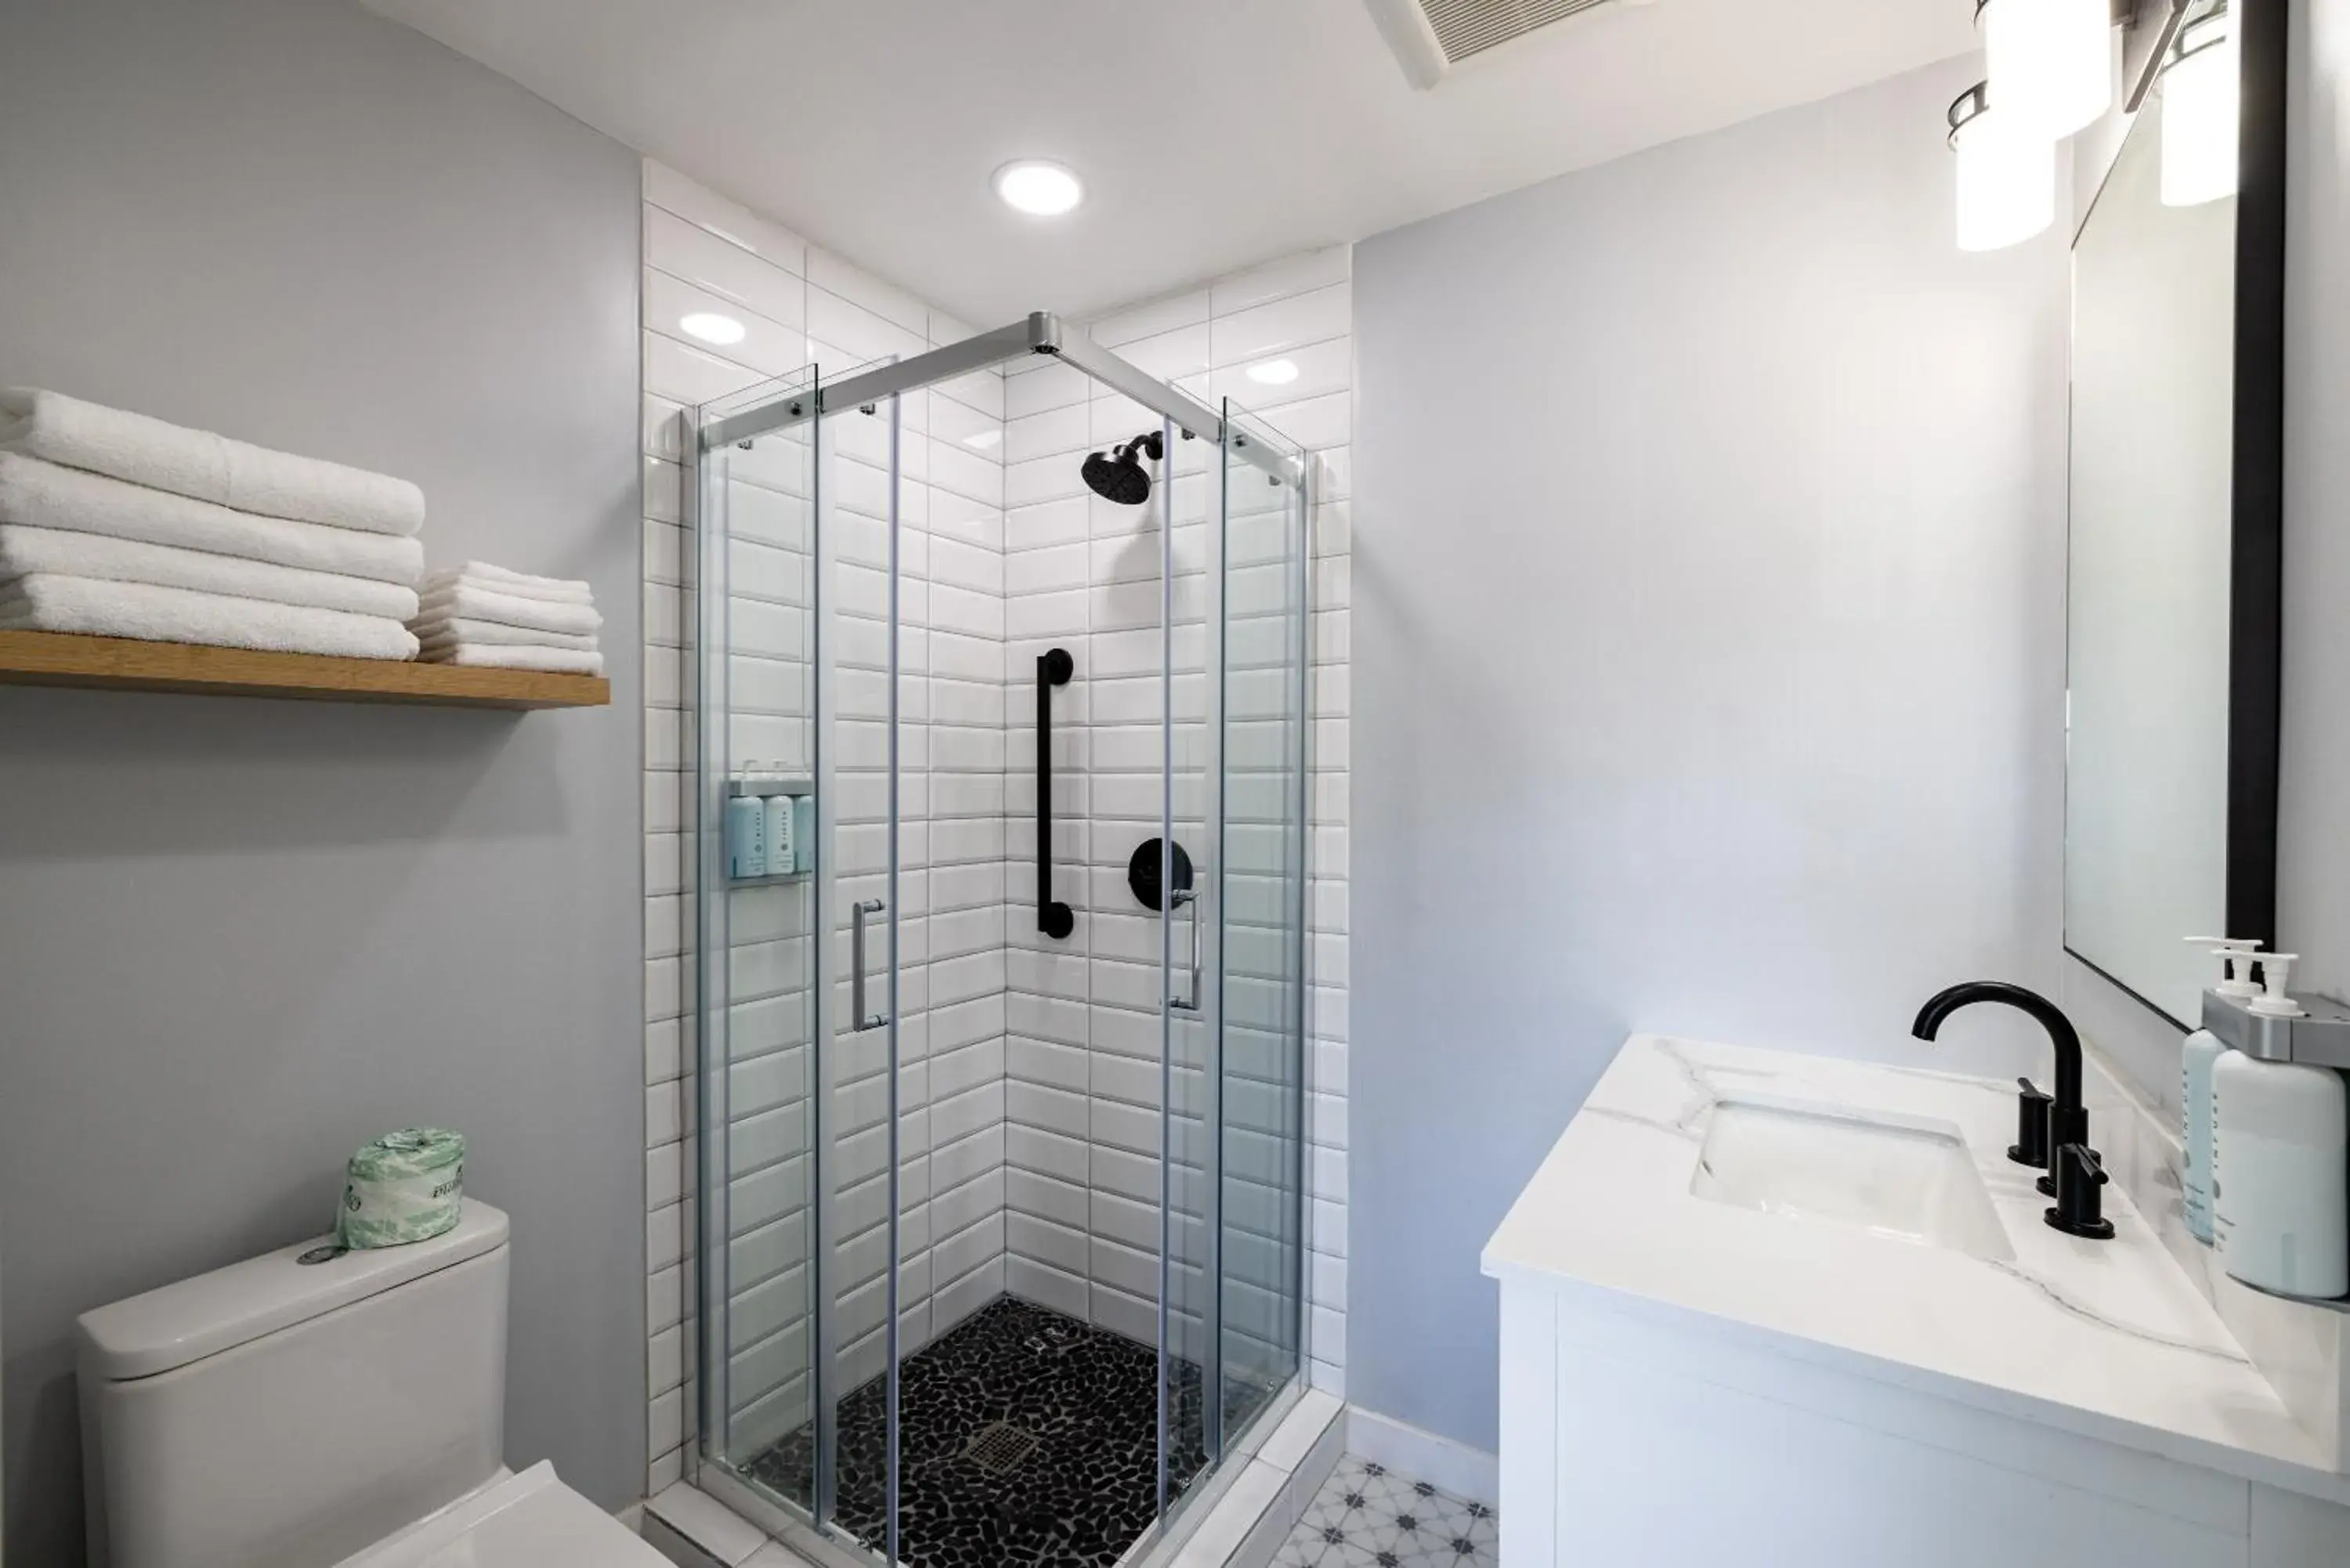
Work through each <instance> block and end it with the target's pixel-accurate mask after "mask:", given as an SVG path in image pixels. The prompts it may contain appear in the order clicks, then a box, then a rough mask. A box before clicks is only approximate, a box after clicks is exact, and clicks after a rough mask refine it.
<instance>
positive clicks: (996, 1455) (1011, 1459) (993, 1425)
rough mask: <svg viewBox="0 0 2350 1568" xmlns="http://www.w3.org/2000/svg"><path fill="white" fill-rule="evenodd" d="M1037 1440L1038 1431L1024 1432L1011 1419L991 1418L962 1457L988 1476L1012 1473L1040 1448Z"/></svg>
mask: <svg viewBox="0 0 2350 1568" xmlns="http://www.w3.org/2000/svg"><path fill="white" fill-rule="evenodd" d="M1036 1441H1037V1439H1036V1434H1035V1433H1034V1432H1028V1431H1023V1430H1022V1429H1021V1428H1018V1427H1015V1426H1014V1425H1013V1424H1012V1423H1011V1422H1009V1421H991V1422H989V1423H988V1424H987V1425H986V1426H984V1427H983V1428H980V1430H979V1435H978V1436H977V1437H975V1438H972V1440H971V1446H970V1447H969V1448H966V1449H963V1451H962V1457H963V1458H964V1459H969V1460H970V1461H971V1462H972V1464H973V1465H976V1466H977V1467H978V1468H979V1469H981V1470H982V1471H983V1473H985V1474H987V1475H992V1476H1001V1475H1009V1474H1011V1473H1012V1472H1013V1471H1014V1470H1015V1469H1019V1468H1020V1461H1021V1460H1023V1459H1026V1458H1027V1457H1028V1456H1029V1455H1030V1454H1032V1453H1035V1451H1036Z"/></svg>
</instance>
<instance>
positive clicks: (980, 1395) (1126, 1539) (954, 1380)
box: [745, 1296, 1246, 1568]
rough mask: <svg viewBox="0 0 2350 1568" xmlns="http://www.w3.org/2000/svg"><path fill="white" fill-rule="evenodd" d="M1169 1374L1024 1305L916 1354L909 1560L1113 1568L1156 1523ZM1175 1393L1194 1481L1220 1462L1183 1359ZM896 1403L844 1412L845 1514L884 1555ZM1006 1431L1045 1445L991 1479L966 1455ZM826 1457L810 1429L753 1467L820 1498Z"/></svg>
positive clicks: (1104, 1338)
mask: <svg viewBox="0 0 2350 1568" xmlns="http://www.w3.org/2000/svg"><path fill="white" fill-rule="evenodd" d="M1158 1371H1159V1358H1158V1355H1157V1354H1156V1353H1155V1352H1154V1351H1152V1350H1151V1349H1150V1348H1149V1347H1148V1346H1146V1345H1137V1344H1136V1343H1135V1342H1134V1341H1132V1340H1130V1339H1126V1338H1123V1337H1121V1336H1120V1335H1118V1334H1111V1333H1109V1332H1107V1330H1104V1329H1098V1328H1093V1327H1090V1326H1088V1325H1087V1324H1082V1323H1079V1322H1078V1321H1077V1320H1076V1319H1075V1318H1073V1317H1067V1316H1065V1315H1063V1314H1060V1313H1056V1312H1053V1311H1050V1310H1048V1309H1046V1308H1045V1307H1040V1306H1036V1305H1035V1304H1033V1303H1028V1302H1024V1301H1020V1300H1018V1299H1016V1298H1014V1297H1012V1296H1002V1297H999V1298H997V1299H996V1300H995V1301H993V1302H991V1303H988V1304H987V1305H986V1306H984V1307H982V1308H981V1309H980V1310H979V1311H978V1312H976V1313H973V1314H972V1315H971V1316H970V1317H968V1318H966V1319H964V1320H963V1321H962V1323H960V1324H956V1325H955V1326H954V1327H953V1328H951V1329H950V1330H949V1331H948V1332H947V1333H946V1334H942V1335H941V1336H940V1337H939V1338H938V1339H936V1340H934V1341H932V1342H931V1344H929V1345H925V1346H923V1347H922V1348H921V1349H920V1350H919V1351H917V1352H915V1353H914V1354H913V1355H910V1356H908V1357H907V1358H906V1362H905V1365H904V1366H903V1367H902V1368H901V1369H900V1371H899V1422H900V1428H899V1429H900V1433H901V1438H900V1441H901V1445H902V1447H901V1451H900V1453H899V1556H900V1557H901V1558H902V1559H903V1560H904V1561H905V1562H907V1563H911V1564H915V1565H916V1568H1111V1564H1114V1563H1117V1561H1118V1558H1119V1557H1121V1556H1123V1555H1124V1554H1125V1552H1126V1549H1127V1548H1128V1546H1130V1545H1132V1544H1133V1542H1134V1541H1135V1538H1136V1537H1138V1536H1139V1535H1140V1534H1141V1533H1142V1532H1144V1531H1145V1530H1147V1529H1148V1528H1149V1525H1150V1521H1151V1519H1152V1517H1153V1515H1154V1513H1155V1511H1156V1504H1157V1501H1158V1496H1157V1494H1158V1478H1159V1466H1158V1452H1157V1442H1158V1427H1159V1405H1158V1399H1157V1397H1156V1395H1155V1392H1154V1387H1155V1385H1156V1383H1157V1379H1158ZM1174 1386H1175V1406H1176V1407H1175V1410H1174V1411H1173V1413H1172V1417H1173V1418H1172V1422H1171V1425H1172V1426H1173V1428H1174V1431H1175V1434H1176V1436H1177V1439H1178V1440H1177V1442H1176V1445H1175V1447H1176V1452H1175V1453H1174V1454H1172V1455H1171V1456H1170V1464H1169V1467H1168V1469H1169V1473H1170V1477H1171V1478H1181V1481H1188V1480H1189V1479H1190V1478H1191V1477H1193V1476H1195V1475H1196V1474H1197V1473H1198V1472H1199V1470H1200V1469H1201V1465H1202V1463H1203V1462H1204V1461H1203V1457H1202V1454H1201V1448H1200V1369H1199V1367H1198V1366H1195V1365H1193V1364H1192V1363H1191V1362H1188V1361H1182V1360H1178V1361H1177V1362H1176V1363H1175V1371H1174ZM1241 1392H1242V1391H1241V1390H1239V1389H1237V1388H1236V1389H1234V1390H1233V1393H1234V1394H1235V1395H1241ZM888 1397H889V1389H888V1385H887V1383H886V1381H885V1380H884V1379H880V1378H876V1379H874V1380H873V1381H872V1382H870V1383H868V1384H866V1385H865V1386H862V1387H860V1388H858V1389H856V1390H855V1391H854V1392H852V1393H850V1394H849V1395H848V1396H847V1397H846V1398H845V1399H843V1400H842V1401H841V1402H840V1410H839V1421H838V1442H839V1454H840V1469H839V1478H838V1487H837V1490H838V1498H837V1505H836V1509H835V1515H836V1518H837V1521H838V1523H839V1524H840V1525H841V1527H842V1528H844V1529H846V1530H848V1531H850V1532H854V1533H855V1534H856V1535H857V1536H858V1539H860V1540H862V1541H864V1542H867V1543H868V1545H870V1546H873V1547H874V1548H876V1549H877V1550H879V1548H880V1546H881V1545H882V1529H883V1518H884V1486H885V1484H886V1475H885V1470H884V1468H883V1467H884V1461H885V1456H886V1444H887V1430H888V1428H887V1426H886V1422H887V1418H888V1403H887V1401H888ZM1242 1397H1243V1398H1245V1397H1246V1396H1244V1395H1243V1396H1242ZM1227 1408H1232V1405H1231V1404H1230V1403H1229V1402H1228V1404H1227ZM999 1421H1001V1422H1006V1423H1009V1424H1010V1425H1011V1426H1013V1427H1014V1428H1019V1429H1020V1430H1021V1431H1022V1432H1024V1433H1027V1434H1029V1435H1031V1436H1033V1437H1035V1438H1036V1440H1037V1441H1036V1446H1035V1449H1033V1450H1031V1451H1030V1452H1029V1453H1028V1455H1027V1457H1026V1458H1025V1459H1022V1460H1021V1461H1020V1462H1019V1463H1018V1464H1017V1465H1014V1467H1012V1468H1011V1469H1009V1470H1008V1471H1004V1472H1003V1473H991V1472H990V1471H989V1470H987V1469H983V1468H981V1466H980V1465H979V1464H978V1463H977V1462H976V1461H975V1460H973V1459H971V1458H968V1457H966V1454H965V1450H966V1449H969V1448H970V1447H971V1443H972V1438H975V1437H977V1436H978V1435H979V1434H980V1433H981V1432H982V1431H983V1430H984V1429H985V1428H988V1427H990V1426H992V1425H993V1424H994V1423H996V1422H999ZM813 1456H814V1434H813V1432H812V1431H811V1430H810V1429H809V1428H806V1427H803V1428H800V1429H799V1430H798V1431H795V1432H793V1433H791V1434H790V1435H789V1436H787V1437H785V1438H784V1439H783V1440H782V1441H780V1442H778V1443H776V1444H775V1446H774V1447H773V1448H771V1449H767V1450H766V1451H765V1452H764V1453H762V1454H760V1455H758V1456H757V1457H756V1458H754V1459H752V1460H751V1461H750V1463H749V1464H748V1465H747V1466H746V1467H745V1469H746V1470H747V1471H748V1473H749V1474H750V1475H751V1477H752V1478H753V1479H754V1480H759V1481H762V1482H764V1483H765V1484H766V1485H768V1486H770V1487H773V1488H775V1490H777V1491H780V1492H782V1493H783V1494H784V1495H785V1496H786V1497H789V1498H793V1499H795V1500H806V1498H807V1497H808V1495H809V1493H810V1490H811V1488H810V1480H809V1467H810V1465H811V1464H812V1462H813ZM1181 1481H1179V1482H1178V1486H1179V1489H1180V1484H1181Z"/></svg>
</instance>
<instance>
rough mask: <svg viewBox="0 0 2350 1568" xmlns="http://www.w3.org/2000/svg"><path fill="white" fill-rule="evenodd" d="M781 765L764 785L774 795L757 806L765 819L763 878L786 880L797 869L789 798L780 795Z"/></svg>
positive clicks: (790, 799)
mask: <svg viewBox="0 0 2350 1568" xmlns="http://www.w3.org/2000/svg"><path fill="white" fill-rule="evenodd" d="M783 772H784V764H783V763H780V762H779V763H775V777H774V778H771V779H769V780H768V781H767V783H768V784H769V786H770V787H772V788H773V789H774V790H775V794H771V795H768V796H767V797H766V798H765V799H764V800H762V801H761V802H760V803H759V804H760V805H761V806H762V807H763V808H764V810H765V813H766V818H767V875H768V876H770V877H788V876H790V875H791V874H792V873H793V872H794V871H795V870H797V869H798V868H799V867H798V866H797V864H796V861H795V856H794V852H793V846H792V797H791V796H790V795H787V794H785V793H784V779H783Z"/></svg>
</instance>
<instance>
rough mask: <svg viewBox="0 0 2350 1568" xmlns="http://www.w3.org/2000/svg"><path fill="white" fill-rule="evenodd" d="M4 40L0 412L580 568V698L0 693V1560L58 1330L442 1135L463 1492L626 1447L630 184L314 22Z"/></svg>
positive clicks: (41, 1532)
mask: <svg viewBox="0 0 2350 1568" xmlns="http://www.w3.org/2000/svg"><path fill="white" fill-rule="evenodd" d="M6 34H7V42H6V47H5V48H0V192H5V193H6V194H5V211H6V217H5V222H0V278H5V280H6V287H5V290H0V382H5V383H28V384H33V385H41V386H47V387H53V388H56V389H60V390H63V391H68V392H72V393H76V394H78V395H80V396H84V397H88V398H94V399H99V400H104V401H108V402H113V403H118V404H120V405H122V406H125V407H129V408H135V409H139V410H144V411H146V412H149V413H152V414H156V415H160V416H161V417H163V418H166V419H171V420H177V421H185V422H187V423H191V424H196V425H202V426H205V427H208V428H212V429H217V430H220V431H225V432H228V433H230V434H234V435H238V436H243V437H246V438H249V439H252V440H255V441H263V442H266V443H269V444H273V445H278V446H284V447H288V448H292V449H294V450H296V451H300V452H313V453H317V454H318V455H321V456H326V457H332V458H338V459H342V460H345V461H347V462H357V463H363V464H367V465H369V466H373V467H380V468H382V469H386V470H389V471H390V472H396V473H400V474H403V475H406V476H408V477H410V478H412V479H414V480H416V481H417V482H418V483H421V484H422V485H423V487H424V490H425V493H426V495H427V497H428V500H429V504H430V508H431V518H430V521H429V522H428V523H427V524H426V529H427V533H426V537H427V539H428V542H429V547H430V553H431V555H432V557H433V558H434V559H436V560H444V561H453V560H462V559H464V558H466V557H468V556H483V557H486V558H488V559H492V560H496V561H500V562H504V563H507V564H511V565H513V566H520V567H524V568H526V569H530V570H536V571H549V572H556V573H559V574H561V575H564V576H584V577H587V578H589V579H590V580H592V581H593V582H594V584H595V587H596V590H597V597H598V600H599V601H600V603H601V605H602V607H603V609H604V613H605V616H606V622H605V628H604V639H605V646H606V648H607V649H608V650H609V651H608V657H610V658H613V659H614V664H615V668H614V675H615V680H614V699H615V706H614V707H612V708H611V709H608V710H604V711H583V712H573V713H542V714H530V715H523V716H515V715H491V714H484V713H472V712H449V711H427V710H421V709H416V710H408V709H398V708H367V707H350V706H336V705H328V704H311V703H294V702H265V701H231V700H221V699H208V698H192V697H169V696H140V695H123V694H105V693H80V692H38V691H0V1280H5V1322H0V1335H5V1338H4V1339H0V1344H5V1357H6V1381H5V1417H6V1425H5V1445H6V1449H5V1465H6V1476H5V1479H6V1521H7V1530H8V1539H7V1544H8V1547H9V1552H8V1557H9V1560H10V1561H11V1562H16V1563H28V1564H31V1563H42V1564H62V1563H68V1562H74V1561H78V1552H79V1544H78V1543H79V1537H80V1490H79V1484H80V1483H79V1479H78V1469H79V1466H78V1456H77V1453H76V1447H77V1440H76V1435H75V1434H76V1429H77V1428H76V1417H75V1412H74V1405H73V1398H74V1393H73V1382H72V1347H71V1346H72V1342H71V1331H72V1325H73V1318H74V1315H75V1314H77V1313H78V1312H80V1311H82V1310H84V1309H86V1308H88V1307H91V1306H95V1305H98V1304H99V1303H103V1302H107V1301H110V1300H112V1299H114V1298H116V1297H119V1296H121V1295H124V1294H126V1293H132V1292H136V1291H141V1290H146V1289H149V1288H151V1287H152V1286H155V1285H159V1284H162V1283H164V1282H168V1281H171V1280H172V1279H175V1278H178V1277H180V1276H182V1275H184V1274H187V1273H189V1272H194V1271H198V1270H203V1269H206V1268H210V1267H213V1266H215V1265H218V1264H222V1263H225V1262H232V1261H234V1260H235V1259H237V1258H240V1257H243V1256H245V1255H247V1254H249V1253H251V1252H253V1251H258V1250H261V1249H265V1248H269V1247H273V1246H276V1245H280V1244H283V1243H285V1242H287V1241H293V1240H296V1239H298V1238H300V1237H302V1236H305V1235H307V1234H309V1233H312V1232H315V1231H318V1230H320V1229H322V1228H323V1227H324V1226H325V1225H326V1224H327V1223H328V1220H330V1218H331V1215H332V1210H333V1204H334V1199H335V1197H336V1192H337V1181H338V1168H339V1164H340V1161H341V1159H342V1158H343V1157H344V1156H345V1155H346V1154H348V1151H349V1150H350V1149H351V1148H352V1147H355V1146H356V1145H358V1144H359V1142H361V1141H362V1140H364V1139H365V1138H367V1137H370V1136H372V1135H374V1134H376V1133H379V1132H381V1131H383V1130H385V1129H387V1128H390V1127H398V1126H400V1125H402V1124H403V1123H408V1122H420V1121H421V1122H442V1123H447V1124H449V1125H452V1126H454V1127H460V1128H462V1129H463V1130H464V1131H465V1133H466V1134H467V1135H468V1137H470V1138H471V1140H472V1144H473V1164H472V1168H471V1172H470V1182H469V1185H470V1188H471V1189H472V1190H473V1191H474V1192H475V1193H477V1194H478V1195H479V1196H481V1197H483V1198H484V1199H489V1200H490V1201H493V1202H494V1203H497V1204H500V1205H502V1206H504V1208H506V1209H507V1210H511V1211H512V1213H513V1215H514V1220H515V1241H514V1251H515V1272H514V1333H513V1340H512V1355H511V1362H510V1377H509V1391H508V1427H507V1457H508V1459H510V1460H511V1461H512V1462H514V1463H515V1464H516V1465H520V1464H522V1463H525V1462H526V1461H533V1460H536V1459H541V1458H547V1457H551V1458H552V1459H554V1460H555V1461H556V1467H557V1468H558V1469H560V1470H561V1471H562V1473H563V1475H564V1476H565V1478H566V1479H567V1480H569V1481H570V1482H572V1484H574V1485H575V1486H577V1487H580V1488H582V1489H583V1490H586V1491H587V1493H588V1494H589V1495H590V1496H591V1497H594V1498H595V1499H597V1500H598V1501H600V1502H603V1503H606V1504H608V1505H618V1504H619V1503H621V1502H623V1501H627V1500H628V1499H629V1498H630V1497H632V1496H634V1495H635V1494H636V1493H637V1492H638V1491H639V1490H641V1484H642V1474H643V1471H642V1465H643V1458H644V1442H645V1408H644V1400H645V1382H644V1336H643V1332H642V1331H643V1322H644V1311H645V1298H644V1270H643V1253H644V1241H645V1238H644V1223H643V1220H642V1212H643V1176H642V1171H643V1166H642V1158H643V1148H644V1138H643V1130H642V1117H643V1106H644V1097H643V1077H644V1071H643V1058H642V1054H641V1051H642V1044H641V1022H640V1021H641V1020H642V1018H643V1015H644V1010H643V1002H642V992H643V972H644V971H643V965H642V958H641V947H640V933H639V919H640V918H641V917H640V915H639V910H640V909H642V902H641V898H640V896H639V895H640V875H641V869H640V860H639V857H640V851H639V843H640V839H639V832H638V802H639V788H640V773H639V756H640V745H641V740H640V736H639V723H638V720H637V709H638V701H639V691H638V670H637V664H638V660H637V657H636V649H637V648H638V645H639V632H638V618H639V612H638V606H637V586H636V585H637V556H638V549H639V546H638V527H639V524H638V522H637V514H638V493H637V492H638V476H637V468H636V463H637V460H636V457H635V455H634V454H635V452H636V449H637V422H638V415H637V398H636V381H637V370H636V361H637V342H636V327H637V323H636V293H637V287H636V277H637V261H636V254H637V234H638V202H637V195H638V192H637V186H638V173H637V161H636V160H635V158H634V157H633V156H632V155H630V154H629V152H628V151H625V150H624V149H622V148H621V147H620V146H619V145H618V144H617V143H614V142H611V141H609V140H606V139H605V138H603V137H601V136H599V135H598V134H596V133H595V132H593V131H590V130H587V129H586V128H585V127H583V126H581V125H579V124H578V123H577V122H576V121H573V120H571V119H567V118H566V117H565V116H563V115H562V114H561V113H559V112H557V111H556V110H555V109H552V108H550V107H549V106H547V105H546V104H545V103H543V102H541V101H539V100H538V99H534V98H532V97H531V96H530V95H529V94H527V93H525V92H524V91H523V90H522V89H521V88H517V87H515V86H514V85H513V84H511V83H509V82H507V81H505V80H504V79H502V78H498V77H496V76H494V75H493V74H491V73H490V72H489V71H487V70H484V69H483V68H482V67H477V66H475V65H473V64H472V63H470V62H468V61H465V60H463V59H460V58H459V57H456V56H454V55H452V54H450V53H449V52H447V51H446V50H444V49H442V47H440V46H439V45H437V44H433V43H431V42H429V41H427V40H426V39H424V38H422V37H421V36H417V35H415V34H413V33H411V32H408V31H406V30H404V29H402V28H400V27H397V26H393V25H391V24H390V23H388V22H384V21H381V20H380V19H378V18H375V17H373V16H368V15H366V14H364V13H362V12H361V11H360V10H359V8H358V7H357V6H356V5H347V4H342V3H339V0H337V3H331V4H327V3H320V0H145V3H140V0H69V3H68V0H36V4H33V5H15V6H11V7H9V9H8V19H7V28H6Z"/></svg>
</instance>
